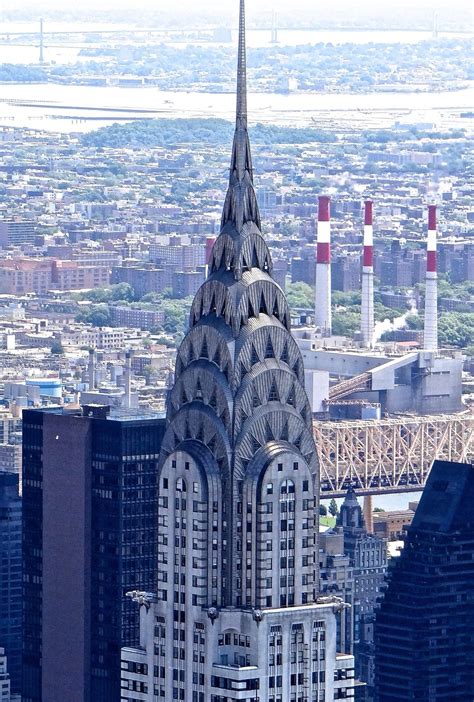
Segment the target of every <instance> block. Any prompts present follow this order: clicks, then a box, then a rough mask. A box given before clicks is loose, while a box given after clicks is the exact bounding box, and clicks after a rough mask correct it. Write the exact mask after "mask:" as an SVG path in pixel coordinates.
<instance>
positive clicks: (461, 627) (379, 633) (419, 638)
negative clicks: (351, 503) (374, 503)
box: [375, 461, 474, 702]
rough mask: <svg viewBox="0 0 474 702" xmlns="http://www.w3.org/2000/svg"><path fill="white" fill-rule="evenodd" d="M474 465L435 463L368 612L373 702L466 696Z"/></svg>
mask: <svg viewBox="0 0 474 702" xmlns="http://www.w3.org/2000/svg"><path fill="white" fill-rule="evenodd" d="M473 504H474V467H473V466H472V465H469V464H464V463H449V462H445V461H435V463H434V464H433V468H432V469H431V473H430V476H429V478H428V482H427V484H426V487H425V489H424V491H423V495H422V498H421V502H420V504H419V506H418V509H417V510H416V513H415V517H414V519H413V522H412V525H411V527H409V529H408V534H407V537H406V539H405V546H404V549H403V551H402V553H401V555H400V558H399V559H398V562H397V564H396V567H395V569H394V571H393V573H392V576H391V579H390V582H389V586H388V590H387V593H386V594H385V597H384V599H383V601H382V605H381V608H380V611H379V612H378V613H377V616H376V624H375V644H376V689H377V691H378V697H377V699H378V702H408V701H409V700H410V701H411V700H416V702H468V700H473V699H474V510H473Z"/></svg>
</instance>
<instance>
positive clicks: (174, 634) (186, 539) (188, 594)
mask: <svg viewBox="0 0 474 702" xmlns="http://www.w3.org/2000/svg"><path fill="white" fill-rule="evenodd" d="M237 83H238V89H237V116H236V127H235V135H234V143H233V148H232V159H231V166H230V180H229V187H228V191H227V196H226V199H225V204H224V211H223V215H222V223H221V231H220V234H219V237H218V238H217V240H216V242H215V244H214V248H213V251H212V255H211V258H210V263H209V277H208V279H207V280H206V282H205V283H204V284H203V285H202V287H201V288H200V290H199V291H198V292H197V294H196V297H195V299H194V302H193V305H192V309H191V314H190V323H189V326H190V329H189V332H188V334H187V335H186V337H185V338H184V340H183V342H182V344H181V346H180V348H179V350H178V354H177V359H176V371H175V383H174V386H173V388H172V390H171V391H170V393H169V396H168V409H167V412H168V416H167V419H168V427H167V431H166V433H165V436H164V439H163V443H162V449H161V454H160V461H159V488H158V534H157V540H158V547H157V548H158V573H157V580H158V591H157V593H156V597H155V596H154V595H151V596H150V599H149V606H148V607H143V606H142V607H141V625H140V632H141V633H140V641H141V645H140V648H137V649H134V648H124V649H123V650H122V697H121V700H122V702H135V701H136V700H138V699H139V700H146V701H147V702H148V701H149V700H150V701H151V700H152V699H161V698H164V699H166V700H184V702H188V701H189V702H224V700H225V701H226V702H230V701H231V700H249V701H250V700H251V701H252V702H255V701H256V700H260V701H263V700H265V702H291V701H292V700H298V702H310V701H311V702H328V701H329V700H331V701H332V700H333V699H335V697H334V695H335V694H336V693H335V690H336V684H337V685H339V683H336V682H335V681H336V680H338V681H339V680H342V683H340V684H341V685H342V686H349V687H352V683H353V667H354V666H353V658H352V657H351V656H346V657H345V658H344V659H343V660H342V661H341V660H340V659H338V661H337V662H336V650H335V645H336V644H335V642H336V617H335V612H336V611H339V609H340V607H341V603H340V601H337V602H335V601H334V598H324V601H318V600H317V598H318V578H319V573H318V565H319V559H318V526H319V517H318V514H319V509H318V503H319V468H318V462H317V457H316V450H315V445H314V440H313V433H312V414H311V408H310V405H309V402H308V398H307V396H306V392H305V389H304V368H303V360H302V357H301V354H300V352H299V349H298V347H297V345H296V343H295V341H294V340H293V338H292V336H291V333H290V314H289V310H288V305H287V302H286V299H285V295H284V293H283V291H282V290H281V288H280V287H279V286H278V285H277V283H276V282H275V281H274V280H273V278H272V260H271V256H270V252H269V250H268V247H267V244H266V243H265V240H264V238H263V236H262V232H261V224H260V215H259V211H258V204H257V198H256V196H255V190H254V185H253V170H252V159H251V153H250V142H249V137H248V131H247V98H246V64H245V17H244V1H243V0H240V31H239V58H238V78H237ZM147 601H148V600H147ZM290 648H291V650H290ZM130 691H132V692H130ZM344 696H345V697H351V696H352V695H346V694H345V693H344Z"/></svg>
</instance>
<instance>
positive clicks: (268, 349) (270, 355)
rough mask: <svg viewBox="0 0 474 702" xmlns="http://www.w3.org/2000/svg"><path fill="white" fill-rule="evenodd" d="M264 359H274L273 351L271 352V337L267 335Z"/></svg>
mask: <svg viewBox="0 0 474 702" xmlns="http://www.w3.org/2000/svg"><path fill="white" fill-rule="evenodd" d="M265 358H275V351H274V350H273V344H272V339H271V336H270V335H268V339H267V347H266V349H265Z"/></svg>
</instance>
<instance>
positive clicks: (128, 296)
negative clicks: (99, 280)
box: [110, 283, 135, 302]
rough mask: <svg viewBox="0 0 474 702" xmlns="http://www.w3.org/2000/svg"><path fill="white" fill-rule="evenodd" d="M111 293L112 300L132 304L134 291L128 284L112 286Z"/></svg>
mask: <svg viewBox="0 0 474 702" xmlns="http://www.w3.org/2000/svg"><path fill="white" fill-rule="evenodd" d="M110 290H111V291H112V300H114V301H117V300H124V301H125V302H133V300H134V299H135V290H134V289H133V288H132V286H131V285H129V284H128V283H118V285H112V287H111V288H110Z"/></svg>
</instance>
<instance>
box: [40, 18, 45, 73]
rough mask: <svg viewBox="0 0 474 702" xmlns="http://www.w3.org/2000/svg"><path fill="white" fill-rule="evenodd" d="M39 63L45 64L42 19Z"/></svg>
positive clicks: (41, 24)
mask: <svg viewBox="0 0 474 702" xmlns="http://www.w3.org/2000/svg"><path fill="white" fill-rule="evenodd" d="M39 39H40V41H39V62H40V63H44V38H43V18H41V19H40V37H39Z"/></svg>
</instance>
